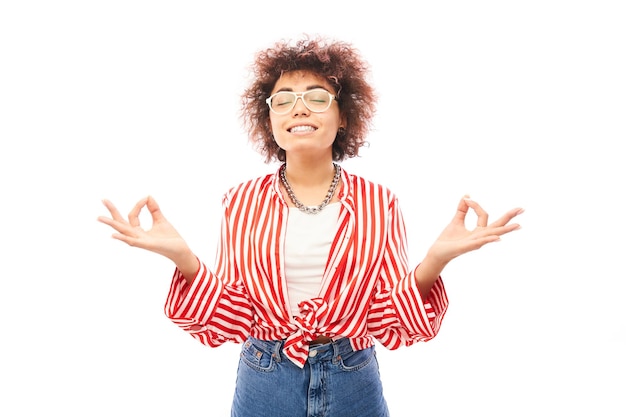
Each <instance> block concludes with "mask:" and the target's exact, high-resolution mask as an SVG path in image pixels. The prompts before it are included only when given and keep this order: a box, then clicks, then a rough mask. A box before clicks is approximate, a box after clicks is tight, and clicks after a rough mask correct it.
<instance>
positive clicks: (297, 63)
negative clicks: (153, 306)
mask: <svg viewBox="0 0 626 417" xmlns="http://www.w3.org/2000/svg"><path fill="white" fill-rule="evenodd" d="M253 69H254V75H255V78H254V80H253V82H252V84H251V85H250V86H249V88H248V89H247V90H246V91H245V93H244V95H243V101H242V103H243V105H242V117H243V120H244V122H245V126H246V128H247V130H248V133H249V135H250V138H251V140H252V141H254V143H255V144H257V145H258V149H259V151H260V152H261V153H262V155H264V156H265V160H266V162H271V161H279V162H281V164H280V167H279V168H278V169H277V171H275V172H273V173H271V174H268V175H265V176H262V177H260V178H255V179H252V180H250V181H247V182H245V183H243V184H240V185H238V186H235V187H233V188H232V189H231V190H229V191H228V192H227V193H226V194H225V195H224V199H223V208H224V215H223V219H222V228H221V240H220V244H219V245H218V253H217V258H216V264H215V265H214V267H213V268H211V269H210V268H208V267H207V266H206V265H205V264H204V263H203V262H202V261H201V260H199V259H198V258H197V257H196V256H195V255H194V253H193V252H192V251H191V249H190V248H189V247H188V246H187V244H186V243H185V241H184V240H183V238H182V237H181V236H180V235H179V234H178V233H177V232H176V230H175V229H174V228H173V227H172V225H171V224H170V223H169V222H168V221H167V220H166V219H165V217H164V216H163V214H162V213H161V211H160V209H159V206H158V204H157V202H156V201H155V200H154V199H153V198H151V197H147V198H144V199H142V200H140V201H139V202H138V203H137V204H136V205H135V207H134V208H133V209H132V211H131V212H130V214H129V216H128V220H125V219H124V218H123V217H122V216H121V215H120V213H119V211H118V210H117V209H116V207H115V206H114V205H113V204H112V203H111V202H109V201H106V200H105V201H104V204H105V206H106V207H107V209H108V210H109V212H110V214H111V217H110V218H109V217H100V218H99V221H101V222H102V223H104V224H107V225H109V226H111V227H112V228H113V229H115V230H116V231H117V233H115V234H114V235H113V237H114V238H116V239H119V240H121V241H122V242H125V243H127V244H129V245H131V246H136V247H140V248H144V249H147V250H150V251H153V252H156V253H159V254H161V255H164V256H166V257H167V258H169V259H170V260H172V261H173V262H174V264H175V265H176V269H175V273H174V277H173V280H172V284H171V288H170V292H169V294H168V297H167V301H166V313H167V315H168V317H169V318H170V319H171V320H173V321H174V322H175V323H176V324H177V325H178V326H180V327H181V328H182V329H183V330H185V331H187V332H189V333H190V334H191V335H192V336H193V337H194V338H196V339H198V340H199V341H200V342H202V343H203V344H206V345H208V346H218V345H220V344H222V343H224V342H227V341H232V342H236V343H242V353H241V358H240V363H239V368H238V375H237V382H236V387H235V393H234V398H233V405H232V416H243V417H251V416H261V417H281V416H285V417H298V416H302V417H305V416H335V417H339V416H348V417H354V416H359V417H366V416H372V417H373V416H376V417H381V416H387V415H388V410H387V405H386V402H385V399H384V396H383V391H382V386H381V381H380V377H379V373H378V363H377V361H376V358H375V353H374V341H375V340H378V341H379V342H380V343H381V344H382V345H383V346H385V347H387V348H389V349H396V348H398V347H400V346H402V345H411V344H413V343H415V342H420V341H427V340H430V339H432V338H433V337H435V335H436V334H437V332H438V330H439V327H440V325H441V321H442V319H443V317H444V314H445V312H446V309H447V306H448V299H447V297H446V292H445V289H444V285H443V282H442V280H441V277H440V275H441V272H442V270H443V269H444V267H445V266H446V265H447V264H448V262H450V261H451V260H452V259H454V258H455V257H457V256H459V255H461V254H464V253H466V252H469V251H472V250H475V249H478V248H480V247H482V246H483V245H485V244H487V243H490V242H494V241H497V240H499V239H500V236H501V235H503V234H506V233H509V232H511V231H513V230H516V229H518V228H519V225H518V224H512V223H510V222H511V220H512V219H513V218H514V217H515V216H517V215H518V214H520V213H522V209H513V210H510V211H509V212H507V213H506V214H504V215H503V216H502V217H500V218H499V219H498V220H496V221H494V222H492V223H490V224H489V223H488V215H487V213H486V212H485V211H484V210H483V209H482V208H481V207H480V205H479V204H477V203H476V202H475V201H472V200H471V199H469V198H462V199H461V200H460V202H459V204H458V207H457V211H456V214H455V216H454V218H453V220H452V222H451V223H450V224H449V225H448V226H447V227H446V228H445V229H444V230H443V232H442V233H441V235H440V236H439V237H438V239H437V240H436V241H435V242H434V243H433V245H432V246H431V247H430V249H429V251H428V253H427V254H426V256H425V257H424V259H423V261H422V262H421V263H420V264H419V265H418V266H417V267H415V268H413V269H409V267H408V262H407V248H406V238H405V235H404V232H405V228H404V223H403V217H402V213H401V210H400V207H399V205H398V200H397V198H396V196H395V195H394V194H393V193H392V192H391V191H390V190H389V189H387V188H385V187H383V186H381V185H378V184H374V183H372V182H370V181H367V180H365V179H364V178H361V177H359V176H357V175H353V174H351V173H348V172H346V171H345V170H343V169H342V168H341V167H340V165H339V164H338V162H341V161H343V160H345V159H347V158H350V157H354V156H357V155H358V153H359V149H360V147H361V146H363V145H364V144H365V138H366V135H367V133H368V129H369V127H370V122H371V120H372V117H373V115H374V111H375V101H376V100H375V99H376V97H375V94H374V91H373V89H372V87H371V86H370V85H369V84H368V82H367V80H366V78H367V75H368V66H367V65H366V63H365V62H364V61H363V60H362V59H361V57H360V55H359V53H358V51H357V50H356V49H354V48H353V47H352V46H351V45H350V44H347V43H344V42H338V41H327V40H324V39H322V38H317V39H309V38H305V39H302V40H299V41H296V42H279V43H276V44H275V45H273V46H272V47H270V48H268V49H267V50H264V51H262V52H260V53H259V54H258V55H257V56H256V60H255V62H254V66H253ZM144 207H147V209H148V210H149V211H150V213H151V215H152V220H153V226H152V228H151V229H150V230H147V231H146V230H143V229H142V227H141V225H140V223H139V213H140V211H141V210H142V209H143V208H144ZM469 210H473V211H474V212H475V213H476V215H477V224H476V227H475V228H473V229H472V230H468V229H466V227H465V217H466V214H467V212H468V211H469Z"/></svg>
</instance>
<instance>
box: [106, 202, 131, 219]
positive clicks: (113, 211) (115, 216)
mask: <svg viewBox="0 0 626 417" xmlns="http://www.w3.org/2000/svg"><path fill="white" fill-rule="evenodd" d="M102 204H104V206H105V207H106V208H107V210H109V213H111V217H112V218H113V219H114V220H117V221H120V222H124V221H126V220H124V218H123V217H122V215H121V214H120V212H119V211H118V210H117V207H115V205H114V204H113V203H112V202H111V201H109V200H107V199H103V200H102Z"/></svg>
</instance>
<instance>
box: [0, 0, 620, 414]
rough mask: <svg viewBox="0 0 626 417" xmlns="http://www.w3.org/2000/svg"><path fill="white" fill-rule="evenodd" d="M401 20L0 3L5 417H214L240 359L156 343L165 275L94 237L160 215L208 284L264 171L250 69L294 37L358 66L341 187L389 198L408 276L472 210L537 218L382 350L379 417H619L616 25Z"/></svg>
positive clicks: (524, 16)
mask: <svg viewBox="0 0 626 417" xmlns="http://www.w3.org/2000/svg"><path fill="white" fill-rule="evenodd" d="M410 5H411V6H410V7H409V3H406V2H399V1H398V2H394V1H391V2H382V3H381V2H369V3H368V2H356V1H349V2H331V1H321V2H315V3H307V4H303V3H300V4H294V3H289V2H281V1H268V2H253V1H244V2H233V3H227V2H218V3H215V2H211V3H210V2H200V1H188V2H187V1H185V2H173V1H136V0H127V1H108V2H96V1H68V0H65V1H57V2H43V1H20V2H17V1H16V2H2V3H1V4H0V60H1V61H2V63H1V65H0V139H1V141H0V149H1V152H0V174H1V178H2V204H1V205H0V215H1V218H2V222H3V227H2V229H1V230H2V238H3V239H2V240H3V248H4V249H3V251H2V257H1V258H0V261H1V266H2V271H3V272H4V277H3V279H2V280H0V282H1V284H0V291H1V292H0V295H1V296H2V302H1V303H0V317H1V320H2V329H3V331H2V348H1V349H2V350H1V352H2V354H1V355H0V358H1V359H0V381H1V382H2V385H3V387H4V388H3V390H2V397H1V401H0V414H1V415H3V416H34V415H64V416H109V415H119V416H169V415H206V416H227V415H228V410H229V406H230V400H231V396H232V390H233V387H234V382H235V372H236V367H237V361H238V352H239V346H237V345H224V346H222V347H219V348H216V349H210V348H207V347H205V346H203V345H201V344H199V343H198V342H196V341H195V340H193V339H192V338H191V337H190V336H188V335H186V334H184V332H182V331H181V330H179V329H178V328H177V327H176V326H175V325H174V324H172V323H171V322H170V321H169V320H167V318H166V317H165V316H164V314H163V304H164V301H165V296H166V294H167V290H168V288H169V283H170V278H171V274H172V272H173V268H172V265H170V264H169V261H167V260H164V259H161V258H159V257H158V256H157V255H154V254H151V253H147V252H143V251H141V250H139V249H135V248H130V247H127V246H125V245H124V244H122V243H120V242H118V241H115V240H113V239H111V238H110V237H109V236H110V234H111V230H108V228H107V227H106V226H104V225H102V224H100V223H98V222H97V221H96V217H97V216H98V215H103V214H106V211H105V209H104V207H103V206H102V205H101V202H100V201H101V199H103V198H108V199H110V200H112V201H113V202H114V203H115V204H116V205H117V206H118V207H119V208H120V210H121V211H122V212H128V211H129V210H130V209H131V208H132V206H133V205H134V203H135V202H136V201H137V200H138V199H140V198H141V197H143V196H145V195H147V194H151V195H153V196H154V197H155V198H156V199H157V201H158V202H159V203H160V205H161V208H162V210H163V212H164V213H165V215H166V216H167V217H168V218H169V220H170V221H171V222H172V223H173V224H174V225H175V227H177V229H178V230H179V231H180V232H181V233H182V234H183V236H185V237H186V239H187V240H188V242H189V244H190V245H191V247H192V248H194V250H195V251H196V252H197V253H198V255H199V256H201V257H202V258H203V260H205V261H206V262H207V264H211V263H212V261H213V256H214V250H215V244H216V243H217V232H218V227H219V221H220V215H221V211H220V203H221V196H222V194H223V192H225V191H226V190H227V189H228V188H229V187H231V186H233V185H235V184H236V183H238V182H240V181H243V180H246V179H248V178H251V177H253V176H257V175H261V174H265V173H267V172H270V171H273V170H274V169H276V166H275V165H270V166H267V165H265V164H264V163H263V161H262V157H261V156H260V155H258V154H257V153H256V152H255V151H254V150H253V149H252V147H251V146H250V145H249V144H248V143H247V139H246V137H245V134H244V132H243V129H242V127H241V125H240V121H239V119H238V111H239V95H240V94H241V92H242V91H243V88H244V87H245V86H246V85H247V82H248V81H249V79H248V75H249V74H248V73H247V71H246V68H247V66H248V65H249V64H250V63H251V61H252V59H253V54H254V53H255V52H256V51H257V50H259V49H262V48H265V47H267V46H269V45H270V44H271V43H273V42H274V41H276V40H279V39H282V38H292V37H298V36H300V35H301V34H304V33H309V34H313V35H314V34H322V35H327V36H330V37H335V38H338V39H342V40H346V41H349V42H352V43H353V44H354V45H355V46H356V47H358V48H359V49H360V50H361V52H362V53H363V55H364V56H365V58H366V59H367V60H368V61H369V62H370V64H371V67H372V83H373V84H374V86H375V87H376V88H377V91H378V92H379V95H380V100H379V110H378V113H377V116H376V119H375V126H374V129H373V131H372V133H371V136H370V147H369V148H366V149H364V150H363V156H362V157H361V158H359V159H355V160H351V161H347V162H346V163H344V164H343V165H344V167H345V168H346V169H347V170H350V171H351V172H354V173H358V174H360V175H363V176H365V177H368V178H370V179H372V180H375V181H379V182H382V183H384V184H385V185H387V186H389V187H390V188H391V189H392V190H394V191H395V192H396V193H397V194H398V196H399V198H400V202H401V204H402V207H403V212H404V215H405V218H406V222H407V232H408V234H409V235H408V239H409V245H410V256H411V263H412V265H416V264H417V263H418V262H419V261H420V260H421V257H422V256H423V255H424V253H425V252H426V250H427V249H428V246H429V245H430V243H431V242H432V241H433V240H434V239H435V238H436V236H437V234H438V233H439V231H440V230H441V229H442V228H443V227H444V226H445V225H446V224H447V223H448V222H449V220H450V219H451V216H452V215H453V213H454V209H455V207H456V204H457V201H458V200H459V198H461V196H462V195H463V194H465V193H469V194H471V195H472V197H474V198H475V199H476V200H478V201H479V202H480V203H481V204H482V205H483V206H484V207H485V208H486V209H487V210H488V211H489V212H490V214H491V215H492V218H495V217H497V216H499V215H501V214H502V213H504V212H505V211H506V210H508V209H510V208H513V207H517V206H522V207H524V208H525V209H526V213H525V214H523V215H522V216H521V217H520V218H519V221H520V222H521V224H522V229H521V230H520V231H518V232H515V233H512V234H510V235H507V236H505V237H504V238H503V239H502V242H499V243H497V244H492V245H489V246H487V247H485V248H483V249H481V250H480V251H478V252H474V253H470V254H467V255H466V256H463V257H462V258H460V259H458V260H456V261H454V262H453V263H452V264H451V265H450V266H449V267H448V268H447V269H446V271H445V275H444V280H445V283H446V288H447V290H448V295H449V297H450V302H451V304H450V308H449V311H448V313H447V316H446V319H445V320H444V324H443V327H442V330H441V332H440V334H439V335H438V336H437V338H435V339H434V340H433V341H431V342H428V343H424V344H419V345H416V346H413V347H411V348H403V349H400V350H397V351H393V352H391V351H387V350H385V349H384V348H383V347H379V348H378V355H379V360H380V363H381V373H382V377H383V382H384V387H385V391H386V396H387V400H388V402H389V405H390V408H391V411H392V415H393V416H394V417H402V416H419V415H429V416H433V417H435V416H457V415H480V416H527V415H534V416H552V415H570V414H573V413H574V412H576V413H577V415H601V416H603V417H608V416H623V415H625V414H626V406H625V405H624V401H623V393H624V390H625V388H626V381H625V380H624V375H625V371H626V363H625V359H624V355H623V352H624V351H626V349H625V348H626V324H625V317H626V307H624V303H623V302H622V298H623V296H622V290H621V289H622V288H623V283H622V281H623V280H624V278H625V274H624V267H623V264H622V262H621V256H622V252H623V249H624V243H623V236H624V232H625V230H624V229H625V228H624V220H623V213H622V212H623V208H624V204H623V201H624V198H623V188H624V187H623V184H624V178H626V176H625V175H624V174H625V169H624V166H623V155H624V151H623V146H622V145H623V142H624V139H625V137H626V135H625V133H626V129H625V124H624V116H625V114H626V113H625V110H626V105H625V101H624V97H626V83H625V81H624V80H625V77H624V76H623V74H625V73H626V62H625V57H624V50H625V49H624V48H625V46H626V45H625V43H626V42H625V39H626V33H625V32H626V30H625V29H624V25H623V22H624V18H625V17H626V16H625V15H624V12H623V11H622V10H621V9H620V8H618V5H619V2H617V1H572V2H566V1H551V0H546V1H526V2H502V1H475V2H461V1H452V2H413V3H410ZM145 219H146V218H145V217H144V220H145ZM268 417H270V416H268Z"/></svg>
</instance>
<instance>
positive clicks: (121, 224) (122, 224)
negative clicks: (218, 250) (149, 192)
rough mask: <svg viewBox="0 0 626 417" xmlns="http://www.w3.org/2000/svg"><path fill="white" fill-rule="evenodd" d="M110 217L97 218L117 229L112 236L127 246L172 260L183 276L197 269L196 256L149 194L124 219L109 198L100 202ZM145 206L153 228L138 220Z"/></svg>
mask: <svg viewBox="0 0 626 417" xmlns="http://www.w3.org/2000/svg"><path fill="white" fill-rule="evenodd" d="M102 202H103V204H104V205H105V207H106V208H107V209H108V210H109V212H110V213H111V217H105V216H99V217H98V221H99V222H101V223H104V224H107V225H109V226H111V227H112V228H113V229H115V230H116V231H117V233H114V234H113V236H112V237H113V238H115V239H117V240H120V241H122V242H124V243H126V244H128V245H129V246H134V247H137V248H142V249H146V250H149V251H151V252H154V253H158V254H159V255H163V256H165V257H167V258H169V259H170V260H172V261H173V262H174V263H175V264H176V266H177V267H178V269H180V270H181V272H182V273H183V275H184V276H185V277H186V278H187V277H189V278H190V275H194V274H195V272H196V271H197V268H198V259H197V258H196V256H195V255H194V254H193V252H191V250H190V249H189V246H187V243H186V242H185V240H184V239H183V238H182V236H181V235H180V234H179V233H178V232H177V231H176V229H174V227H173V226H172V225H171V224H170V222H168V221H167V219H166V218H165V216H163V213H162V212H161V209H160V208H159V205H158V204H157V202H156V201H155V200H154V198H152V197H150V196H149V197H145V198H142V199H141V200H139V201H138V202H137V204H135V207H133V209H132V210H131V211H130V213H129V214H128V220H126V219H124V218H123V217H122V215H121V214H120V212H119V211H118V210H117V208H116V207H115V205H113V203H112V202H110V201H109V200H103V201H102ZM144 207H147V208H148V211H150V215H151V217H152V228H150V230H144V229H143V228H142V227H141V224H140V222H139V213H140V212H141V210H142V209H143V208H144Z"/></svg>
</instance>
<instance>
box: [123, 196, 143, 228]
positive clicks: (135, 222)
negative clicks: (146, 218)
mask: <svg viewBox="0 0 626 417" xmlns="http://www.w3.org/2000/svg"><path fill="white" fill-rule="evenodd" d="M147 201H148V197H144V198H142V199H141V200H139V201H138V202H137V204H135V207H133V209H132V210H131V211H130V213H128V222H129V223H130V225H131V226H133V227H139V224H140V223H139V213H140V212H141V209H142V208H143V207H144V206H145V205H146V202H147Z"/></svg>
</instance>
